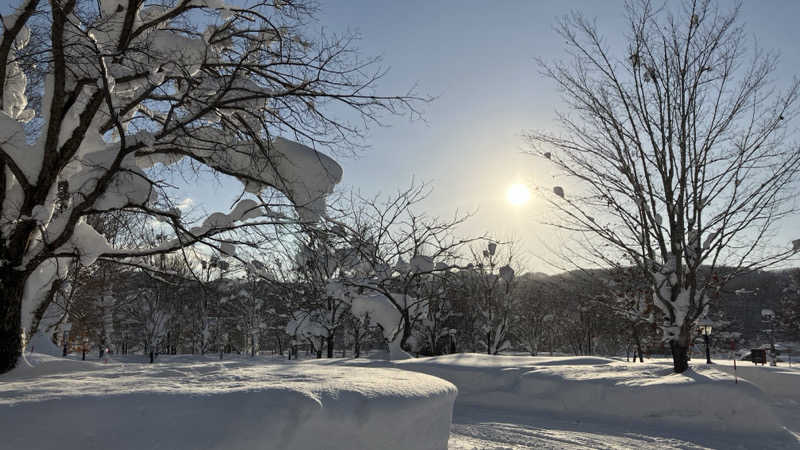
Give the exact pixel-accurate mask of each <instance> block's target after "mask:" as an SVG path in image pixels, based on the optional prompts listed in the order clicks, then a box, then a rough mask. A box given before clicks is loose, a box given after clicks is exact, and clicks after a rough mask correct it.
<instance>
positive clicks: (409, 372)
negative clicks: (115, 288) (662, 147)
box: [0, 336, 800, 450]
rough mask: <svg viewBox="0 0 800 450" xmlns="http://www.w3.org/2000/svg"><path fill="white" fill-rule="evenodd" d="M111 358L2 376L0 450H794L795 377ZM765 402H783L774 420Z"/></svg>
mask: <svg viewBox="0 0 800 450" xmlns="http://www.w3.org/2000/svg"><path fill="white" fill-rule="evenodd" d="M42 337H43V336H42ZM39 339H40V338H37V337H35V338H34V339H33V342H39ZM38 345H39V344H38V343H34V346H36V347H38ZM50 350H52V351H55V350H57V349H55V347H53V348H51V349H50ZM114 358H118V357H112V361H111V362H110V363H108V364H103V363H97V362H82V361H77V360H75V359H65V358H57V357H51V356H46V355H42V354H38V353H34V354H29V353H26V358H25V360H24V361H23V363H22V364H21V366H20V367H18V368H17V369H15V370H14V371H12V372H11V373H8V374H6V375H3V376H0V423H3V424H4V425H6V424H8V425H9V426H8V427H7V428H6V427H4V431H5V430H6V429H8V430H10V431H11V432H10V433H7V434H9V437H7V438H6V440H5V441H4V444H5V443H8V444H9V445H10V446H11V448H15V447H14V446H15V445H16V446H17V447H20V448H59V449H63V450H71V449H78V448H81V449H83V448H122V449H126V448H175V449H182V448H226V449H227V448H232V449H237V448H256V447H258V448H264V447H266V448H326V449H345V448H347V449H359V448H365V449H366V448H369V449H373V448H382V449H383V448H385V449H395V448H397V449H400V448H403V449H410V448H414V449H417V448H420V449H428V448H430V449H434V448H436V449H444V448H450V449H475V448H503V449H524V448H558V449H563V448H758V449H768V448H798V447H800V439H798V436H800V435H798V434H796V430H798V426H800V413H798V404H800V403H798V401H799V400H800V390H798V389H797V386H798V377H800V369H797V368H788V367H778V368H770V367H766V368H765V367H761V366H759V367H755V366H747V365H745V366H740V367H739V368H738V375H739V382H738V383H734V381H733V377H732V376H731V375H729V374H728V373H726V372H731V371H732V369H733V367H732V366H731V365H730V362H721V363H720V364H715V365H713V366H708V365H705V364H701V365H696V366H694V367H693V368H692V369H691V370H690V371H689V372H687V373H684V374H680V375H677V374H672V373H671V369H670V362H669V361H667V360H651V361H650V362H647V363H644V364H642V363H626V362H624V361H621V360H616V359H610V358H602V357H529V356H489V355H480V354H456V355H447V356H439V357H433V358H418V359H413V360H404V361H399V362H389V361H378V360H371V359H318V360H305V361H300V362H298V361H285V360H278V359H273V358H252V359H241V358H240V359H231V360H226V361H216V360H215V359H216V357H215V356H211V357H202V356H190V355H184V356H164V355H162V356H161V357H160V358H159V362H157V363H156V364H152V365H147V364H139V363H136V362H134V361H135V359H136V358H137V357H135V356H133V357H123V358H125V359H124V360H114ZM227 358H237V357H236V356H226V359H227ZM420 372H422V373H420ZM431 375H433V376H431ZM743 377H744V378H746V379H747V380H749V381H744V380H743V379H742V378H743ZM445 380H448V381H449V382H448V381H445ZM454 385H455V386H454ZM456 386H457V387H458V398H457V401H456V393H457V391H456V388H455V387H456ZM764 391H766V392H767V393H766V394H765V392H764ZM772 398H780V399H782V400H783V404H782V405H783V406H781V407H780V408H782V409H780V410H776V409H775V403H774V402H773V401H772ZM454 401H455V403H454ZM451 415H452V425H451ZM778 416H780V417H778ZM784 426H786V428H784ZM448 428H449V441H448ZM43 429H47V430H48V432H47V433H42V432H41V430H43ZM793 432H795V433H793ZM448 442H449V443H448Z"/></svg>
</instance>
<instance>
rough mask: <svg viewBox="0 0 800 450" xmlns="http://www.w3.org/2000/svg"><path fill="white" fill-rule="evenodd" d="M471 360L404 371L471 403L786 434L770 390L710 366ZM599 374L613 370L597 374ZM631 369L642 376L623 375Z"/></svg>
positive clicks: (438, 361) (409, 366) (431, 362)
mask: <svg viewBox="0 0 800 450" xmlns="http://www.w3.org/2000/svg"><path fill="white" fill-rule="evenodd" d="M469 358H472V359H474V361H472V362H473V363H474V364H475V365H474V366H473V367H469V366H467V365H466V364H464V363H460V362H458V360H456V359H453V358H449V359H448V357H436V358H426V359H425V360H422V361H420V360H417V361H412V362H410V363H406V364H402V367H403V368H404V369H406V370H415V371H419V372H422V373H426V374H429V375H433V376H436V377H440V378H443V379H445V380H448V381H450V382H452V383H453V384H455V385H456V386H457V387H458V389H459V397H458V402H459V404H463V405H470V406H479V407H486V408H502V409H510V410H517V411H525V412H545V413H554V414H558V415H561V416H567V417H574V418H592V419H595V420H596V419H598V418H600V419H603V418H605V419H607V420H619V419H624V420H628V421H633V422H642V423H650V424H662V425H664V424H665V425H674V426H679V427H681V428H697V429H711V430H715V431H725V432H728V433H767V434H771V433H778V434H784V433H785V431H784V428H783V425H782V424H781V420H780V419H779V418H778V417H777V416H776V414H775V413H774V412H773V410H772V408H771V406H770V404H769V402H768V401H767V400H768V399H767V397H766V395H765V394H764V392H762V391H761V390H760V389H759V388H758V387H757V386H755V385H753V384H752V383H749V382H747V381H745V380H742V379H741V378H740V379H739V382H738V384H737V383H734V380H733V377H732V376H729V375H727V374H724V373H722V372H720V371H718V370H714V369H712V368H708V367H702V368H697V369H696V370H692V369H690V370H689V371H687V372H686V373H684V374H671V375H667V374H666V373H667V372H669V370H668V369H664V368H663V367H658V366H650V367H648V366H647V365H631V366H628V365H626V364H625V363H619V362H614V361H612V360H608V362H601V363H600V364H598V365H596V366H594V367H588V366H586V365H571V364H570V362H569V359H568V358H565V359H564V360H563V361H562V362H561V363H560V365H559V364H554V363H552V362H549V361H548V362H547V363H545V364H541V365H537V364H536V362H535V361H531V362H528V363H527V364H526V365H516V364H514V363H516V362H517V361H514V362H512V365H511V366H507V367H502V366H497V365H494V363H495V362H496V360H494V361H493V360H491V359H488V360H486V361H482V360H483V359H484V358H492V357H491V356H489V357H486V356H485V355H469ZM494 358H497V357H494ZM598 370H604V371H605V372H604V373H603V374H601V375H597V373H598V372H597V371H598ZM629 370H630V371H632V372H634V373H632V374H628V373H625V375H624V376H619V375H620V374H621V373H623V372H626V371H629ZM637 370H638V371H642V372H643V373H644V375H642V374H641V373H635V371H637ZM664 370H667V372H663V371H664ZM648 372H649V373H648Z"/></svg>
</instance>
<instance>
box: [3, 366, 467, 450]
mask: <svg viewBox="0 0 800 450" xmlns="http://www.w3.org/2000/svg"><path fill="white" fill-rule="evenodd" d="M29 359H31V360H32V362H33V365H32V366H27V365H25V364H23V367H20V368H18V369H15V370H13V371H12V372H10V373H8V374H6V375H3V376H0V424H2V429H3V432H2V435H3V436H2V444H0V446H8V447H4V448H20V449H23V448H24V449H29V448H37V449H39V448H40V449H45V448H58V449H60V450H70V449H81V450H83V449H92V448H97V449H100V448H102V449H110V448H113V449H156V448H160V449H250V448H281V449H309V448H326V449H342V450H345V449H346V450H350V449H356V448H363V449H411V448H413V449H445V448H447V440H448V433H449V428H450V420H451V416H452V407H453V402H454V400H455V397H456V389H455V387H454V386H453V385H452V384H450V383H449V382H447V381H444V380H440V379H437V378H434V377H431V376H428V375H425V374H421V373H415V372H409V371H404V370H398V369H392V368H359V369H357V370H354V368H353V367H346V366H337V365H330V366H326V365H319V364H294V363H287V362H282V361H264V360H263V359H261V360H259V359H256V360H252V361H248V360H238V361H223V362H219V361H213V359H211V358H209V360H206V361H198V358H197V357H165V358H164V359H163V360H162V361H168V362H162V363H156V364H153V365H147V364H123V363H114V362H112V363H109V364H102V363H92V362H82V361H75V360H70V359H66V360H65V359H63V358H55V357H51V356H46V355H40V354H33V355H32V356H29Z"/></svg>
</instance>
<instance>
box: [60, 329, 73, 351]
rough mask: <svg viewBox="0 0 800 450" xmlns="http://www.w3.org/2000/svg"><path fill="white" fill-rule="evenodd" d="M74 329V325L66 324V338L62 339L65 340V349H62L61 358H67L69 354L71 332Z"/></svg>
mask: <svg viewBox="0 0 800 450" xmlns="http://www.w3.org/2000/svg"><path fill="white" fill-rule="evenodd" d="M71 329H72V324H71V323H69V322H67V323H65V324H64V336H63V337H62V339H63V340H64V342H63V344H64V348H63V349H62V352H61V356H63V357H66V356H67V353H69V331H70V330H71Z"/></svg>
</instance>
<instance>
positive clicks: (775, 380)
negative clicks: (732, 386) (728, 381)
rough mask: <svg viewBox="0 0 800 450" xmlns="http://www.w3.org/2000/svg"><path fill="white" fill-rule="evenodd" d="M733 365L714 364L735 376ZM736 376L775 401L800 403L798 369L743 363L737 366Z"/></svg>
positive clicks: (728, 362)
mask: <svg viewBox="0 0 800 450" xmlns="http://www.w3.org/2000/svg"><path fill="white" fill-rule="evenodd" d="M732 364H733V362H730V361H725V362H723V363H722V364H714V367H715V368H716V369H718V370H721V371H724V372H726V373H728V374H730V375H733V365H732ZM736 374H737V375H738V376H739V378H744V379H745V380H747V381H749V382H751V383H753V384H755V385H756V386H758V387H759V388H761V390H763V391H764V392H766V393H767V394H769V395H771V396H772V397H773V398H775V399H787V398H788V399H792V400H794V401H796V402H800V369H798V368H797V367H793V368H792V367H787V366H786V365H784V366H782V367H781V366H777V367H770V366H756V365H753V364H752V363H750V362H745V361H742V362H740V363H739V364H738V365H737V368H736Z"/></svg>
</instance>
